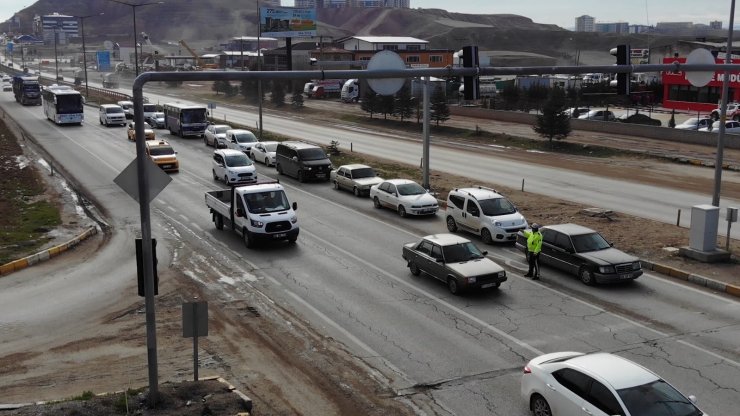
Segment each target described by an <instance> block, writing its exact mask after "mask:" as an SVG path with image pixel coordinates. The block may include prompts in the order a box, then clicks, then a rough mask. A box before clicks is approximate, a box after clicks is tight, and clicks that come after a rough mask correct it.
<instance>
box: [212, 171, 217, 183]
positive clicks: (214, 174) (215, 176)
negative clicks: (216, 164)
mask: <svg viewBox="0 0 740 416" xmlns="http://www.w3.org/2000/svg"><path fill="white" fill-rule="evenodd" d="M211 172H213V180H214V181H216V182H218V175H216V171H215V170H211Z"/></svg>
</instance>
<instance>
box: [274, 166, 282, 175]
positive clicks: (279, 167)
mask: <svg viewBox="0 0 740 416" xmlns="http://www.w3.org/2000/svg"><path fill="white" fill-rule="evenodd" d="M275 169H276V170H277V173H278V175H282V174H283V168H282V167H281V166H280V165H275Z"/></svg>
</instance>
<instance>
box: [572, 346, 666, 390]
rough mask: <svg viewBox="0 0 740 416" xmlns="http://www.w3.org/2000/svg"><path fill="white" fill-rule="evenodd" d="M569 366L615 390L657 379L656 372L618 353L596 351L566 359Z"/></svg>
mask: <svg viewBox="0 0 740 416" xmlns="http://www.w3.org/2000/svg"><path fill="white" fill-rule="evenodd" d="M564 363H567V365H568V366H569V367H572V368H576V369H579V370H582V371H583V372H584V373H588V374H592V375H595V376H598V377H600V378H601V379H602V380H604V381H606V382H607V383H609V384H610V385H611V386H612V387H613V388H614V389H615V390H620V389H625V388H628V387H635V386H641V385H643V384H647V383H651V382H653V381H656V380H659V379H660V377H658V375H657V374H655V373H653V372H652V371H650V370H648V369H647V368H645V367H643V366H641V365H639V364H637V363H634V362H632V361H630V360H628V359H626V358H623V357H620V356H618V355H614V354H610V353H606V352H598V353H593V354H585V355H579V356H577V357H573V358H571V359H569V360H566V361H565V362H564Z"/></svg>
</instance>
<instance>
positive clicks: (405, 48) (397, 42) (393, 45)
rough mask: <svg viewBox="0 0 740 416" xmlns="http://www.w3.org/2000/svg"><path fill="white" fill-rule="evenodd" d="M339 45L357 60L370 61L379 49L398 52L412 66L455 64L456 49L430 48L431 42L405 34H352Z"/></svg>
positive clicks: (438, 66)
mask: <svg viewBox="0 0 740 416" xmlns="http://www.w3.org/2000/svg"><path fill="white" fill-rule="evenodd" d="M336 43H337V45H338V46H339V47H340V48H341V49H344V50H347V51H351V52H352V53H353V55H354V60H355V61H369V60H370V58H372V57H373V55H375V54H376V53H377V52H378V51H382V50H390V51H393V52H396V53H397V54H398V55H399V56H400V57H401V58H402V59H403V60H404V62H406V65H407V66H408V67H410V68H444V67H446V66H448V65H453V63H454V62H453V56H454V51H452V50H448V49H429V42H428V41H426V40H422V39H417V38H412V37H404V36H350V37H347V38H342V39H338V40H337V41H336Z"/></svg>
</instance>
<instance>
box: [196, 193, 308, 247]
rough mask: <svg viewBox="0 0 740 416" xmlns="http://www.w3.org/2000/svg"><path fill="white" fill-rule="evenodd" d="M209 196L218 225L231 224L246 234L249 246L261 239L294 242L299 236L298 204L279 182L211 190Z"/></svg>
mask: <svg viewBox="0 0 740 416" xmlns="http://www.w3.org/2000/svg"><path fill="white" fill-rule="evenodd" d="M205 198H206V206H207V207H208V208H210V210H211V216H212V218H213V222H214V223H215V224H216V228H217V229H219V230H222V229H223V228H224V225H226V227H228V228H231V229H232V230H234V231H235V232H236V233H237V234H239V235H241V236H242V238H243V239H244V245H246V246H247V248H252V247H254V246H255V244H256V243H257V241H265V240H273V241H274V240H288V241H290V242H291V243H294V242H295V241H296V240H297V239H298V217H296V214H295V210H296V209H298V204H296V203H295V202H293V204H292V205H291V204H290V202H289V201H288V197H287V196H286V195H285V189H284V188H283V186H282V185H280V183H278V182H267V183H265V182H262V183H255V184H251V185H244V186H237V187H233V188H231V189H221V190H217V191H207V192H206V194H205Z"/></svg>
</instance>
